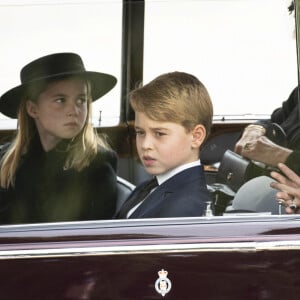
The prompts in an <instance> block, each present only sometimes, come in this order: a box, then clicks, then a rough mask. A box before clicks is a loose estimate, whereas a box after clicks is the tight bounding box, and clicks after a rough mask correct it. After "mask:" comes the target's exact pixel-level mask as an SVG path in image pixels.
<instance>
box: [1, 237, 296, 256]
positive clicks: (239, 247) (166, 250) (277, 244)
mask: <svg viewBox="0 0 300 300" xmlns="http://www.w3.org/2000/svg"><path fill="white" fill-rule="evenodd" d="M284 250H300V240H290V241H269V242H232V243H203V244H202V243H200V244H199V243H197V244H167V245H150V244H149V245H138V246H106V247H100V246H99V247H70V248H64V249H60V248H53V249H30V250H5V251H0V260H4V259H31V258H57V257H80V256H81V257H83V256H106V255H133V254H157V253H159V254H172V253H176V254H178V253H187V252H188V253H196V252H197V253H205V252H251V253H254V252H259V251H284Z"/></svg>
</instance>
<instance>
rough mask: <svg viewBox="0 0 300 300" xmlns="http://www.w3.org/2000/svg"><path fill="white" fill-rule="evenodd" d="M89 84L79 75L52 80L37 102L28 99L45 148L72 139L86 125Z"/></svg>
mask: <svg viewBox="0 0 300 300" xmlns="http://www.w3.org/2000/svg"><path fill="white" fill-rule="evenodd" d="M87 99H88V95H87V85H86V83H85V82H84V81H83V80H81V79H79V78H69V79H63V80H59V81H55V82H52V83H50V84H49V85H48V86H47V88H46V89H45V90H44V91H43V92H42V93H41V94H40V95H39V97H38V99H37V101H31V100H29V101H27V103H26V110H27V112H28V114H29V115H30V116H31V117H32V118H33V119H34V121H35V124H36V127H37V130H38V133H39V136H40V139H41V143H42V145H43V147H44V149H45V151H49V150H51V149H53V148H54V147H55V146H56V145H57V143H59V142H60V141H61V140H62V139H71V138H73V137H75V136H76V135H78V134H79V133H80V131H81V130H82V128H83V127H84V124H85V121H86V119H87V111H88V100H87Z"/></svg>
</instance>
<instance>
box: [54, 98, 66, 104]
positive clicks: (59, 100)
mask: <svg viewBox="0 0 300 300" xmlns="http://www.w3.org/2000/svg"><path fill="white" fill-rule="evenodd" d="M55 102H57V103H63V102H65V99H64V98H57V99H55Z"/></svg>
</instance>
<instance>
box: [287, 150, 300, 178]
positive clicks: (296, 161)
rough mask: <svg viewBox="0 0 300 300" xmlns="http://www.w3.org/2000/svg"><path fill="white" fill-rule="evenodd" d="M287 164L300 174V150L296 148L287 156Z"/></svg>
mask: <svg viewBox="0 0 300 300" xmlns="http://www.w3.org/2000/svg"><path fill="white" fill-rule="evenodd" d="M285 164H286V165H287V166H288V167H289V168H290V169H292V170H293V171H294V172H295V173H296V174H298V175H299V176H300V151H299V150H294V151H293V152H292V153H291V154H290V155H289V156H288V158H287V160H286V162H285Z"/></svg>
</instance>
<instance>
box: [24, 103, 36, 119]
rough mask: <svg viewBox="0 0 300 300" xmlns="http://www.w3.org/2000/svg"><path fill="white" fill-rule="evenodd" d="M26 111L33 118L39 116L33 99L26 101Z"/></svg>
mask: <svg viewBox="0 0 300 300" xmlns="http://www.w3.org/2000/svg"><path fill="white" fill-rule="evenodd" d="M26 111H27V113H28V114H29V116H30V117H32V118H33V119H36V118H37V109H36V104H35V103H34V102H33V101H30V100H28V101H26Z"/></svg>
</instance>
